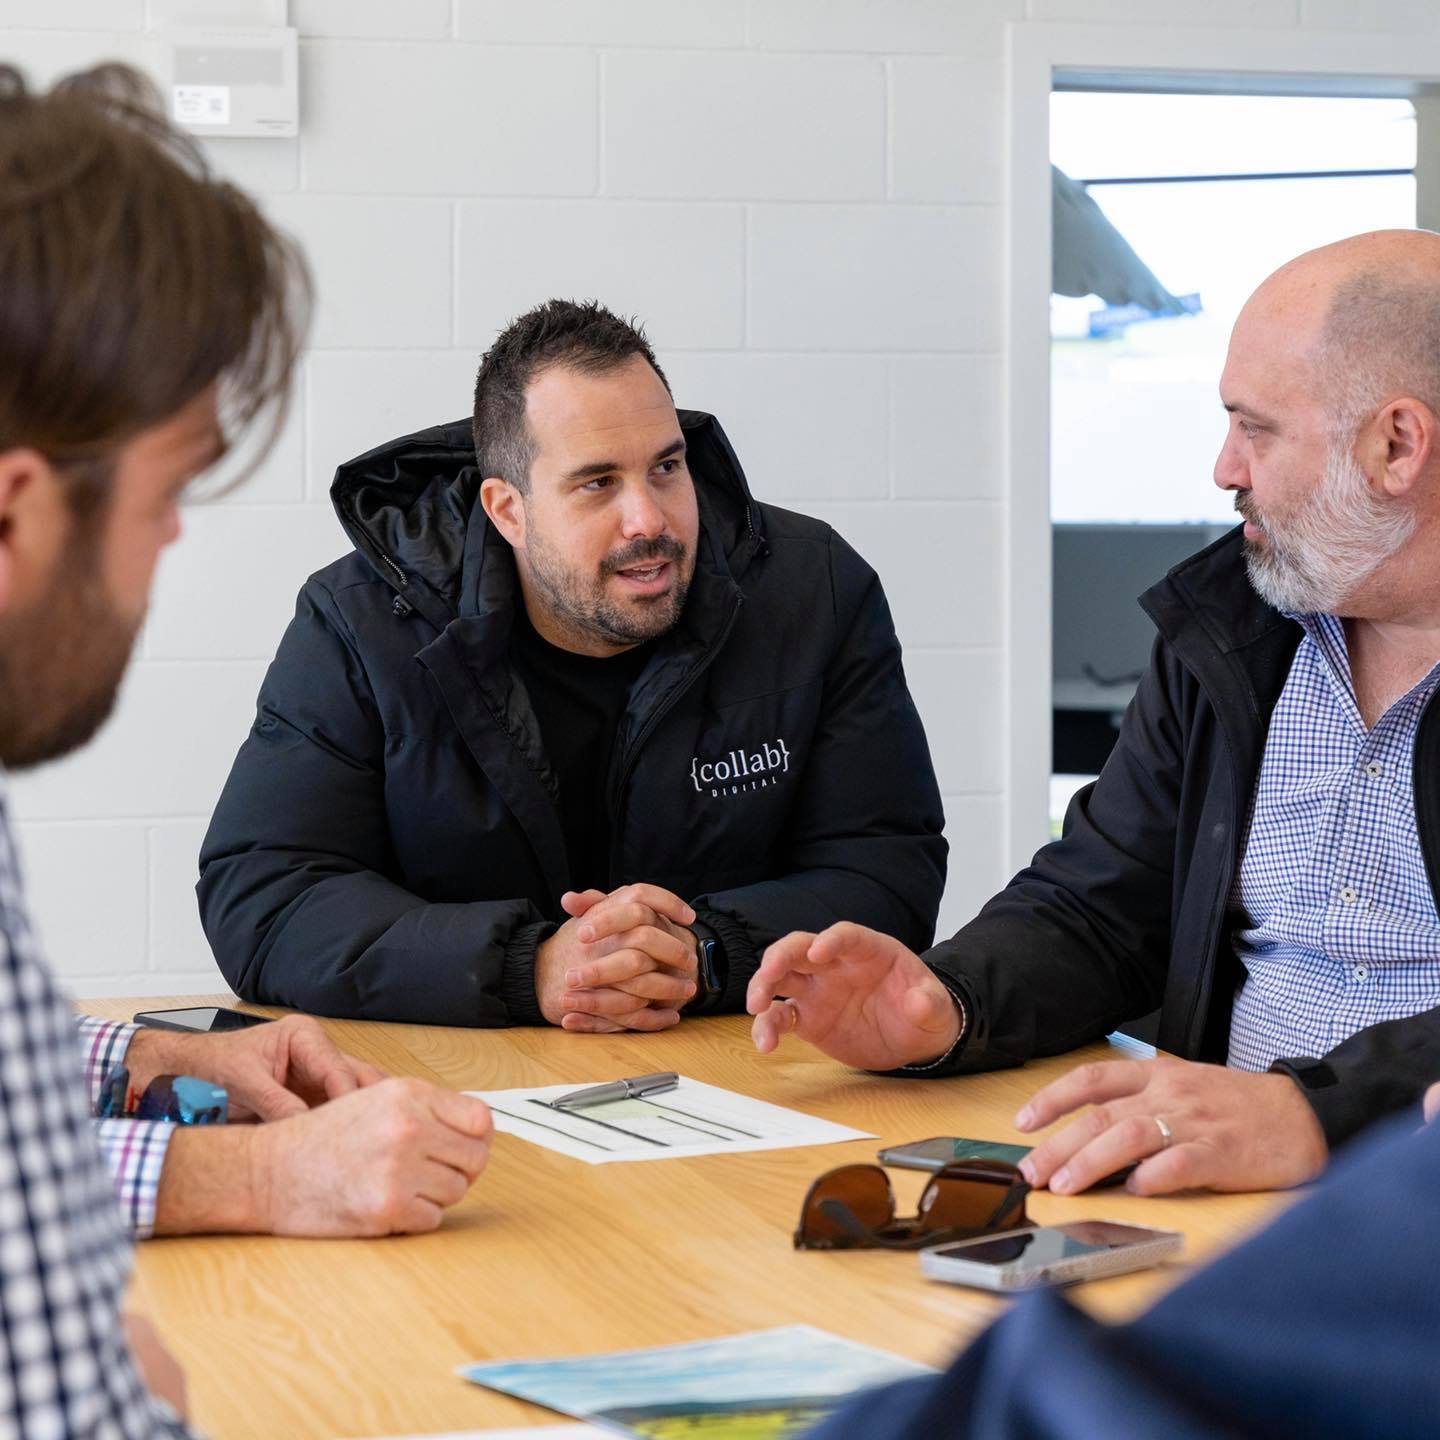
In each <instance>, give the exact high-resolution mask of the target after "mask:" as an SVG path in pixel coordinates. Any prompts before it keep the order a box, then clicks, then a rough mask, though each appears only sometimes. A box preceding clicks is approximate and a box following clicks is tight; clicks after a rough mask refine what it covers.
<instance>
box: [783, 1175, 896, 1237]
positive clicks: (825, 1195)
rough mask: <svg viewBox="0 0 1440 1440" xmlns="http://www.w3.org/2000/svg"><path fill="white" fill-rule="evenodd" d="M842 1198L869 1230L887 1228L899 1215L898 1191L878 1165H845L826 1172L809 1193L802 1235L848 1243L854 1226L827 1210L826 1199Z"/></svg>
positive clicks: (856, 1217)
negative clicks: (846, 1223) (896, 1192)
mask: <svg viewBox="0 0 1440 1440" xmlns="http://www.w3.org/2000/svg"><path fill="white" fill-rule="evenodd" d="M827 1201H829V1202H838V1204H839V1205H843V1206H844V1207H845V1210H846V1211H848V1212H849V1214H851V1215H853V1216H854V1217H855V1219H856V1220H857V1221H858V1222H859V1223H860V1224H861V1225H863V1226H864V1227H865V1228H866V1229H867V1230H879V1229H883V1228H884V1227H885V1226H886V1225H888V1224H890V1222H891V1221H892V1220H894V1218H895V1195H894V1192H893V1191H892V1190H891V1189H890V1178H889V1176H887V1175H886V1174H885V1172H884V1171H883V1170H882V1169H881V1168H880V1167H879V1166H878V1165H842V1166H841V1167H840V1169H838V1170H832V1171H830V1173H829V1174H828V1175H822V1176H821V1177H820V1178H819V1179H818V1180H817V1181H816V1182H815V1183H814V1184H813V1185H812V1186H811V1187H810V1193H809V1194H808V1195H806V1197H805V1208H804V1209H803V1210H802V1211H801V1213H800V1231H799V1235H798V1237H797V1238H798V1239H801V1240H805V1241H807V1242H809V1243H811V1244H814V1243H816V1242H827V1241H828V1242H840V1243H847V1242H852V1241H853V1240H854V1238H855V1237H854V1236H853V1234H852V1232H851V1230H850V1229H849V1228H848V1227H847V1226H846V1225H845V1223H844V1221H843V1220H842V1219H840V1218H839V1216H838V1215H837V1214H836V1213H835V1210H834V1208H833V1207H832V1211H831V1213H830V1214H826V1202H827Z"/></svg>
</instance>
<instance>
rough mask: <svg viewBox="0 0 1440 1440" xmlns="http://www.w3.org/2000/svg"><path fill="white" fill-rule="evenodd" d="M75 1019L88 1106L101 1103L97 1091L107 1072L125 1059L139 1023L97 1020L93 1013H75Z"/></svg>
mask: <svg viewBox="0 0 1440 1440" xmlns="http://www.w3.org/2000/svg"><path fill="white" fill-rule="evenodd" d="M75 1023H76V1026H77V1027H78V1029H79V1031H80V1055H81V1058H82V1060H83V1061H84V1066H85V1088H86V1092H87V1093H88V1094H89V1096H90V1108H91V1109H92V1110H93V1109H95V1107H96V1106H97V1105H98V1104H99V1103H100V1091H101V1088H102V1087H103V1086H104V1084H105V1080H106V1078H107V1077H108V1076H109V1074H110V1072H111V1071H112V1070H113V1069H114V1068H115V1067H116V1066H117V1065H119V1064H122V1063H123V1062H124V1059H125V1052H126V1051H127V1050H128V1049H129V1048H130V1041H131V1040H132V1039H133V1038H134V1036H135V1032H136V1031H137V1030H138V1029H139V1028H140V1027H139V1026H138V1025H126V1024H124V1023H123V1022H122V1021H119V1020H97V1019H96V1018H95V1017H94V1016H93V1015H77V1016H76V1017H75Z"/></svg>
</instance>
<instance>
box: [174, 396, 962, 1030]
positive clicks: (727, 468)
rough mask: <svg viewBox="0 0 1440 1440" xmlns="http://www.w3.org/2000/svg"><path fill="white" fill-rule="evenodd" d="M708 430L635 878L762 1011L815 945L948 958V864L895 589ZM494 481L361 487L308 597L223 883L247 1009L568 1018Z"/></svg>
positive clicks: (234, 804) (220, 895) (552, 799)
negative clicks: (691, 560)
mask: <svg viewBox="0 0 1440 1440" xmlns="http://www.w3.org/2000/svg"><path fill="white" fill-rule="evenodd" d="M680 418H681V424H682V426H683V428H684V431H685V434H686V438H687V440H688V442H689V463H690V469H691V473H692V474H693V476H694V477H695V482H696V488H697V491H698V494H699V498H700V516H701V535H700V545H699V553H698V555H697V557H696V569H695V578H694V582H693V584H692V586H691V590H690V598H689V600H688V602H687V604H686V607H685V612H684V614H683V616H682V618H681V621H680V623H679V625H677V626H676V628H675V629H674V630H673V631H672V632H671V633H670V634H669V635H668V636H666V637H665V638H664V640H663V641H662V642H661V643H660V645H659V646H658V647H657V649H656V653H655V654H654V655H653V657H652V658H651V660H650V662H649V664H648V665H647V667H646V669H645V670H644V671H643V672H642V673H641V675H640V678H639V679H638V680H637V681H636V683H635V685H634V688H633V690H632V693H631V696H630V704H629V708H628V710H627V712H626V714H625V716H624V719H623V720H622V722H621V727H620V733H619V736H618V737H617V744H616V746H615V763H614V765H613V767H612V769H611V774H610V796H611V804H610V811H611V815H612V817H613V822H614V833H615V840H614V843H613V845H612V854H613V855H614V857H615V860H614V873H613V874H612V875H611V876H610V877H609V878H610V881H611V882H612V884H615V885H618V884H622V883H625V882H627V881H639V880H644V881H649V882H652V883H654V884H657V885H662V886H664V887H665V888H667V889H669V890H673V891H675V892H676V893H677V894H679V895H681V896H683V897H684V898H685V899H687V900H689V901H690V902H691V903H692V904H693V905H694V906H695V908H696V910H697V911H698V913H699V918H700V920H701V921H702V922H703V923H704V924H705V925H707V926H709V927H710V929H711V930H712V931H713V932H714V933H715V934H716V936H717V937H718V938H719V940H720V942H721V946H722V949H723V954H724V957H725V962H726V983H725V988H724V993H723V994H722V995H721V996H720V997H718V1000H717V1002H716V1003H715V1004H714V1006H713V1008H716V1009H731V1010H734V1009H740V1008H742V1007H743V1003H744V991H745V985H746V982H747V981H748V979H749V977H750V975H751V974H752V973H753V971H754V968H755V966H756V964H757V963H758V961H759V956H760V953H761V951H762V950H763V948H764V947H765V946H766V945H767V944H769V943H770V941H772V940H774V939H775V938H777V937H778V936H780V935H782V934H784V933H785V932H787V931H789V930H794V929H820V928H822V927H823V926H825V925H828V924H830V923H831V922H833V921H835V920H840V919H850V920H855V921H859V922H860V923H862V924H865V925H872V926H875V927H876V928H878V929H880V930H885V931H888V932H890V933H891V934H893V935H896V936H898V937H900V938H901V939H903V940H904V941H905V942H906V943H907V944H909V945H912V946H915V947H917V948H923V947H924V946H926V945H928V944H929V943H930V941H931V939H932V937H933V932H934V924H935V916H936V912H937V910H938V907H939V903H940V894H941V890H942V888H943V885H944V878H945V842H944V840H943V839H942V838H941V836H940V831H941V827H942V823H943V821H942V815H941V810H940V798H939V793H938V790H937V787H936V784H935V778H934V774H933V771H932V769H931V764H930V756H929V751H928V749H927V747H926V743H925V736H924V732H923V731H922V729H921V726H920V720H919V717H918V715H917V714H916V711H915V707H914V704H913V703H912V702H911V699H910V695H909V692H908V690H907V689H906V686H905V677H904V673H903V671H902V668H901V663H900V647H899V644H898V642H897V640H896V638H895V632H894V627H893V625H892V623H891V620H890V612H889V609H888V607H887V606H886V603H885V596H884V593H883V592H882V590H881V588H880V582H879V580H878V579H877V578H876V576H875V573H874V572H873V571H872V570H871V569H870V567H869V566H868V565H866V564H865V562H864V561H863V560H861V559H860V557H859V556H858V555H856V553H855V552H854V551H853V550H852V549H851V548H850V547H849V546H848V545H846V544H845V542H844V541H843V540H841V539H840V537H839V536H838V535H836V534H835V533H834V532H833V531H832V530H831V529H830V528H829V527H828V526H827V525H824V524H821V523H820V522H818V521H816V520H811V519H808V518H806V517H804V516H801V515H795V514H791V513H789V512H787V511H784V510H778V509H775V508H773V507H771V506H768V505H759V504H757V503H756V502H755V501H754V500H752V499H751V497H750V493H749V490H748V487H747V486H746V483H745V477H744V475H743V474H742V472H741V470H740V466H739V462H738V461H737V460H736V458H735V455H734V452H733V451H732V450H731V448H730V445H729V442H728V441H727V440H726V439H725V435H724V433H723V431H722V430H721V429H720V426H719V425H718V424H717V422H716V421H715V420H714V419H713V418H712V417H710V416H708V415H702V414H698V413H694V412H686V411H682V412H681V416H680ZM480 479H481V477H480V475H479V473H478V471H477V470H476V468H475V464H474V452H473V449H472V446H471V441H470V424H469V421H468V420H466V421H457V422H455V423H454V424H451V425H445V426H439V427H436V428H435V429H432V430H426V431H422V432H421V433H419V434H416V435H411V436H406V437H404V438H402V439H400V440H396V441H394V442H392V443H391V444H388V445H384V446H381V447H380V448H379V449H376V450H372V451H371V452H370V453H369V454H366V455H362V456H360V457H359V458H358V459H356V460H353V461H351V462H350V463H349V464H347V465H344V466H342V467H341V468H340V470H339V471H338V472H337V474H336V478H335V483H334V486H333V489H332V492H331V493H332V497H333V499H334V502H335V508H336V510H337V511H338V513H339V515H340V519H341V522H342V523H343V524H344V526H345V529H346V531H347V533H348V534H349V536H350V538H351V539H352V541H353V542H354V544H355V551H356V553H354V554H351V555H348V556H346V557H345V558H344V559H342V560H339V561H337V562H336V563H335V564H333V565H331V566H329V567H328V568H327V569H325V570H322V571H320V572H319V573H318V574H317V575H314V576H312V577H311V578H310V580H309V581H307V582H306V584H305V587H304V589H303V590H302V591H301V592H300V599H299V604H298V608H297V611H296V616H295V619H294V620H293V621H292V622H291V624H290V627H289V629H288V630H287V631H286V633H285V637H284V639H283V640H282V641H281V644H280V649H279V653H278V654H277V655H276V657H275V660H274V663H273V664H272V665H271V667H270V671H269V674H268V675H267V676H266V678H265V683H264V686H263V688H262V689H261V692H260V700H259V707H258V715H257V718H256V722H255V726H254V729H253V730H252V731H251V733H250V736H249V738H248V739H247V740H246V741H245V743H244V745H243V746H242V747H241V750H240V753H239V756H238V757H237V759H236V761H235V766H234V769H233V770H232V772H231V775H230V779H229V781H228V783H227V784H226V786H225V791H224V793H223V794H222V796H221V797H220V803H219V805H218V807H217V809H216V811H215V815H214V818H213V820H212V821H211V825H210V830H209V833H208V834H207V835H206V837H205V843H204V846H203V849H202V852H201V857H200V868H201V875H200V884H199V896H200V915H201V920H202V922H203V924H204V926H205V933H206V934H207V936H208V937H209V939H210V943H211V946H212V947H213V948H214V951H215V955H216V958H217V959H218V961H219V963H220V968H221V969H222V970H223V971H224V973H225V976H226V978H227V979H228V980H229V981H230V983H231V985H233V986H234V987H235V990H236V991H237V992H238V993H239V994H240V995H242V996H244V997H245V998H246V999H250V1000H258V1001H264V1002H269V1003H274V1004H281V1005H292V1006H296V1007H298V1008H300V1009H304V1010H311V1011H315V1012H317V1013H320V1014H325V1015H345V1016H356V1017H363V1018H367V1019H387V1020H411V1021H424V1022H431V1023H441V1024H454V1025H507V1024H524V1023H539V1021H540V1020H541V1016H540V1012H539V1009H538V1007H537V1004H536V999H535V987H534V981H533V970H534V958H535V947H536V945H537V943H538V942H539V941H540V940H542V939H544V938H545V937H546V936H548V935H549V934H551V933H552V932H553V931H554V929H555V928H556V926H557V924H558V923H560V922H562V921H563V920H564V918H565V916H564V914H563V912H562V911H561V910H560V907H559V897H560V895H561V893H562V892H563V891H564V890H566V889H569V888H571V877H570V876H569V874H568V873H567V859H566V850H565V842H564V837H563V835H562V832H561V826H560V815H559V808H558V805H557V802H556V795H555V782H554V779H553V776H552V774H551V771H550V768H549V766H548V764H547V762H546V758H545V751H544V747H543V744H542V742H541V737H540V733H539V729H538V725H537V723H536V719H535V715H534V712H533V709H532V707H531V705H530V701H529V698H528V696H527V694H526V691H525V688H524V685H523V683H522V682H521V681H520V680H519V678H518V677H517V676H516V674H515V672H514V670H513V669H512V668H511V666H510V664H509V662H508V660H507V644H508V639H509V635H510V628H511V622H512V616H513V612H514V607H515V605H516V604H517V603H518V597H519V590H518V583H517V579H516V574H515V563H514V558H513V555H512V552H511V550H510V548H509V546H508V545H507V544H506V543H505V541H504V540H503V539H502V538H501V537H500V536H499V535H498V534H497V533H496V532H495V531H494V530H492V528H491V526H490V524H489V522H488V520H487V519H486V517H485V513H484V510H483V508H482V507H481V505H480V504H479V502H478V498H477V497H478V491H479V484H480Z"/></svg>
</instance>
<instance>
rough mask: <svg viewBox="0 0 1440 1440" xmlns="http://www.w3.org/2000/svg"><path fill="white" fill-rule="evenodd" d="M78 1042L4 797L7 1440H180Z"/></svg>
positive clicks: (0, 1210)
mask: <svg viewBox="0 0 1440 1440" xmlns="http://www.w3.org/2000/svg"><path fill="white" fill-rule="evenodd" d="M122 1038H123V1037H120V1036H117V1037H116V1041H117V1043H118V1041H119V1040H120V1039H122ZM75 1040H76V1031H75V1018H74V1016H73V1015H72V1014H71V1012H70V1007H69V1006H68V1005H67V1004H66V1003H65V998H64V996H63V995H61V993H60V991H59V988H58V987H57V986H56V984H55V981H54V979H53V977H52V976H51V975H50V972H49V970H48V969H47V968H46V966H45V965H44V963H43V962H42V960H41V958H40V955H39V952H38V947H37V945H36V943H35V935H34V931H33V929H32V928H31V925H30V918H29V915H28V914H27V912H26V909H25V902H24V897H23V894H22V891H21V882H20V872H19V866H18V864H17V862H16V858H15V850H14V846H13V844H12V842H11V837H10V830H9V820H8V817H7V815H6V811H5V804H4V797H3V793H0V1435H3V1436H5V1437H6V1440H9V1437H15V1440H68V1437H72V1436H73V1437H80V1436H83V1437H85V1440H186V1437H190V1436H191V1432H190V1431H189V1430H188V1429H187V1428H186V1427H185V1426H184V1425H183V1424H181V1423H180V1422H179V1421H178V1420H177V1419H176V1418H175V1416H174V1414H173V1413H172V1412H171V1411H170V1409H169V1407H168V1406H166V1405H164V1404H163V1403H162V1402H161V1401H159V1400H156V1399H154V1398H153V1397H152V1396H151V1395H150V1394H149V1393H148V1392H147V1391H146V1389H145V1387H144V1384H143V1382H142V1381H141V1379H140V1376H139V1373H138V1372H137V1371H136V1369H135V1365H134V1362H133V1361H132V1359H131V1357H130V1351H129V1348H128V1347H127V1345H126V1343H125V1338H124V1334H123V1331H122V1329H121V1326H120V1306H121V1301H122V1299H123V1298H124V1293H125V1285H126V1282H127V1280H128V1278H129V1274H130V1259H131V1254H130V1238H129V1235H128V1234H127V1231H126V1226H125V1224H124V1222H123V1221H122V1219H121V1216H120V1211H119V1210H118V1209H117V1207H116V1204H115V1195H114V1191H113V1190H112V1187H111V1178H110V1174H109V1172H108V1171H107V1169H106V1166H105V1163H104V1161H103V1160H102V1158H101V1155H100V1150H99V1147H98V1145H97V1144H96V1132H95V1124H94V1121H93V1119H92V1118H91V1106H90V1104H89V1103H87V1096H86V1092H85V1087H84V1085H83V1084H82V1081H81V1075H80V1065H81V1057H80V1054H79V1053H78V1051H77V1049H76V1043H75ZM127 1043H128V1041H127Z"/></svg>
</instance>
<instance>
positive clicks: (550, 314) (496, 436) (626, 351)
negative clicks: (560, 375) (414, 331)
mask: <svg viewBox="0 0 1440 1440" xmlns="http://www.w3.org/2000/svg"><path fill="white" fill-rule="evenodd" d="M634 355H639V356H641V357H642V358H643V359H644V360H645V363H646V364H647V365H649V366H650V368H651V369H652V370H653V371H654V372H655V373H656V374H657V375H658V376H659V377H660V383H661V384H662V385H664V387H665V389H666V390H667V391H668V390H669V389H670V382H669V381H668V380H667V379H666V378H665V372H664V371H663V370H662V369H661V368H660V366H659V363H658V362H657V361H656V359H655V352H654V351H653V350H652V349H651V348H650V342H649V341H648V340H647V339H646V338H645V329H644V327H643V326H642V325H641V324H640V323H639V322H638V321H636V320H633V319H632V320H623V319H621V317H620V316H618V315H616V314H615V313H614V312H613V311H610V310H607V309H606V308H605V306H603V305H602V304H601V303H600V302H599V301H598V300H586V301H584V302H583V303H581V302H577V301H575V300H547V301H546V302H545V303H544V304H543V305H537V306H536V307H535V308H534V309H533V310H528V311H526V313H525V314H523V315H521V316H520V317H519V318H518V319H516V320H512V321H511V322H510V323H509V324H508V325H507V326H506V327H505V328H504V330H502V331H501V332H500V335H499V337H498V338H497V339H496V341H495V343H494V344H493V345H492V346H491V347H490V348H489V349H488V350H487V351H486V352H485V354H484V356H483V358H482V359H481V361H480V370H479V373H478V374H477V375H476V377H475V424H474V436H475V458H476V460H477V461H478V462H479V465H480V474H481V475H482V476H483V477H486V478H488V477H490V476H492V475H494V476H498V477H499V478H500V479H502V480H507V481H509V483H510V484H511V485H513V486H514V487H515V488H516V489H517V490H518V491H520V493H521V494H522V495H523V494H525V493H526V492H527V491H528V490H529V488H530V465H531V462H532V461H533V460H534V458H535V441H534V437H533V436H532V435H531V434H530V427H529V426H528V425H527V424H526V423H525V392H526V391H527V390H528V389H529V388H530V383H531V381H533V380H534V379H535V378H536V376H538V375H539V374H540V373H541V371H543V370H548V369H550V368H551V367H552V366H554V365H564V366H567V367H568V368H569V369H572V370H578V371H580V372H581V373H582V374H585V375H603V374H604V373H605V372H606V371H608V370H614V369H615V368H616V367H617V366H620V365H623V364H624V363H625V362H626V361H627V360H629V359H630V358H631V357H632V356H634Z"/></svg>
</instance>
